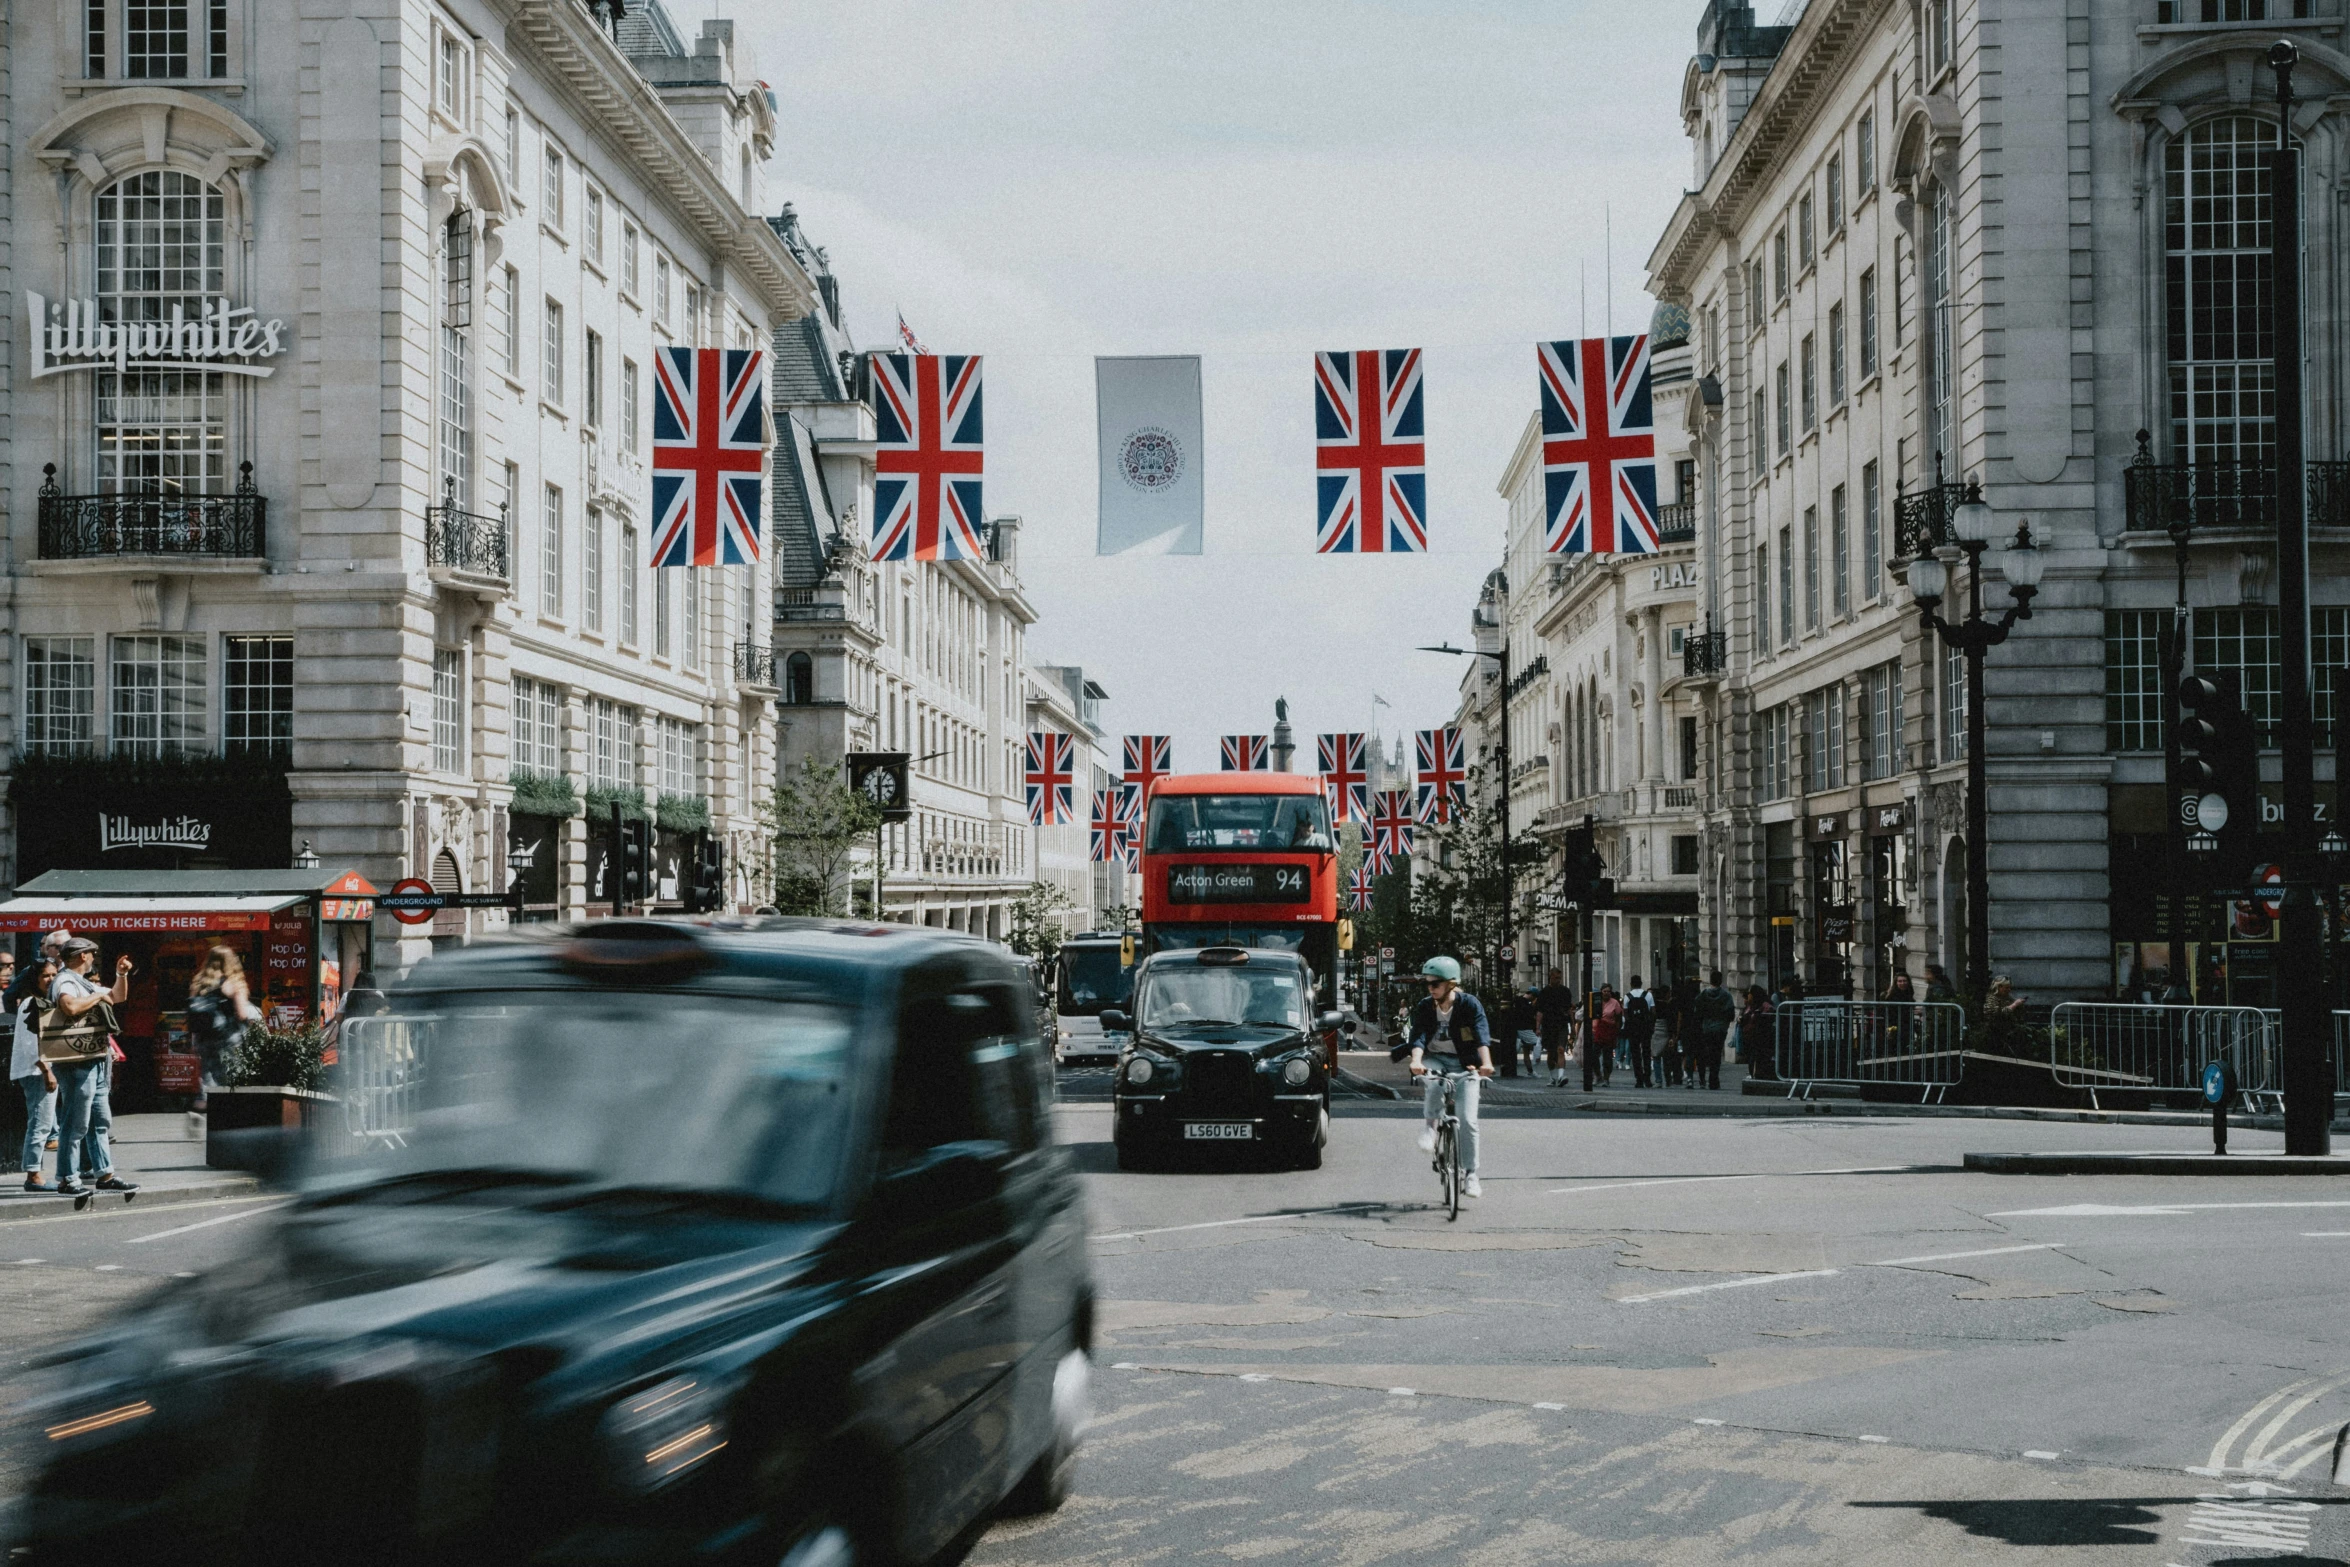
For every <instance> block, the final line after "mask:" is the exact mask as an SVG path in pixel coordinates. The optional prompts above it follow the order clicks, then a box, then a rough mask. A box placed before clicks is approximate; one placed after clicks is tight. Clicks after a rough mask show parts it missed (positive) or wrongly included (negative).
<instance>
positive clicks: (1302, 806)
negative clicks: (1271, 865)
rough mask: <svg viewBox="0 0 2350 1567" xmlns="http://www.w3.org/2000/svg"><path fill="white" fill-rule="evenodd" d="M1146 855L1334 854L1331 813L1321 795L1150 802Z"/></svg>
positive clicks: (1172, 797) (1175, 797)
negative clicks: (1220, 851)
mask: <svg viewBox="0 0 2350 1567" xmlns="http://www.w3.org/2000/svg"><path fill="white" fill-rule="evenodd" d="M1143 846H1144V848H1145V850H1146V851H1147V852H1149V853H1153V854H1165V853H1170V852H1173V853H1180V852H1182V851H1183V850H1186V849H1262V850H1272V851H1276V852H1291V853H1294V852H1297V851H1300V850H1304V851H1309V852H1321V853H1329V852H1330V851H1331V850H1332V848H1333V847H1334V845H1333V843H1332V841H1331V837H1330V807H1329V805H1328V803H1327V802H1325V801H1324V800H1323V798H1322V797H1321V796H1320V795H1318V794H1163V795H1159V796H1158V797H1156V798H1155V799H1153V800H1152V801H1151V814H1150V824H1149V831H1148V833H1147V835H1146V836H1145V838H1144V844H1143Z"/></svg>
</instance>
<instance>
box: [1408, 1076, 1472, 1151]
mask: <svg viewBox="0 0 2350 1567" xmlns="http://www.w3.org/2000/svg"><path fill="white" fill-rule="evenodd" d="M1421 1081H1422V1082H1423V1083H1425V1084H1426V1085H1427V1086H1426V1087H1425V1088H1423V1089H1422V1090H1421V1111H1420V1114H1421V1117H1422V1118H1423V1119H1424V1120H1425V1121H1426V1122H1427V1123H1428V1124H1429V1125H1430V1126H1434V1125H1435V1124H1436V1118H1437V1117H1438V1116H1439V1115H1441V1114H1443V1113H1444V1079H1443V1078H1441V1077H1438V1076H1437V1075H1436V1074H1435V1073H1433V1072H1431V1073H1429V1074H1428V1075H1427V1076H1426V1077H1425V1078H1423V1079H1421ZM1452 1086H1453V1101H1452V1102H1453V1112H1452V1113H1453V1114H1454V1115H1457V1116H1459V1117H1460V1121H1461V1130H1460V1139H1461V1173H1462V1174H1463V1175H1475V1174H1476V1173H1477V1095H1478V1091H1479V1090H1480V1089H1482V1088H1483V1087H1484V1086H1485V1079H1483V1078H1482V1077H1474V1076H1472V1077H1464V1078H1461V1079H1459V1080H1457V1081H1456V1082H1455V1083H1454V1084H1453V1085H1452Z"/></svg>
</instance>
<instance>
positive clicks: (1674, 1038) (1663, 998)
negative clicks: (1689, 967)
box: [1656, 981, 1689, 1088]
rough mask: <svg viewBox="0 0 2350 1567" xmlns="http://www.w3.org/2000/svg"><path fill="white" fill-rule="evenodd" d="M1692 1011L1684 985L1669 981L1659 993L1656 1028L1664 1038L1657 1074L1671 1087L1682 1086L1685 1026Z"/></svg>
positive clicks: (1661, 1080) (1657, 1060) (1663, 1082)
mask: <svg viewBox="0 0 2350 1567" xmlns="http://www.w3.org/2000/svg"><path fill="white" fill-rule="evenodd" d="M1684 983H1686V982H1685V981H1684ZM1688 1013H1689V1003H1688V998H1687V997H1685V996H1683V995H1682V994H1681V986H1680V985H1667V986H1666V987H1665V988H1664V989H1662V990H1660V991H1658V992H1657V993H1656V1029H1657V1034H1658V1036H1659V1038H1660V1040H1661V1043H1660V1044H1659V1045H1658V1047H1657V1052H1656V1066H1657V1078H1658V1081H1659V1082H1661V1083H1662V1084H1663V1085H1664V1086H1665V1087H1667V1088H1678V1087H1680V1086H1681V1079H1682V1076H1683V1075H1684V1074H1683V1073H1682V1070H1681V1028H1682V1025H1683V1024H1684V1023H1685V1022H1686V1021H1687V1020H1688Z"/></svg>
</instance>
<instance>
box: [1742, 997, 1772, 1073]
mask: <svg viewBox="0 0 2350 1567" xmlns="http://www.w3.org/2000/svg"><path fill="white" fill-rule="evenodd" d="M1778 1028H1779V1023H1778V1013H1777V1010H1776V1009H1775V1008H1774V1007H1773V1006H1772V1004H1771V997H1770V993H1769V992H1768V991H1766V990H1764V989H1763V988H1762V986H1760V985H1750V986H1748V987H1747V990H1746V1007H1745V1010H1743V1011H1741V1012H1740V1013H1739V1014H1738V1050H1739V1053H1740V1054H1741V1055H1743V1056H1745V1058H1746V1076H1747V1078H1748V1079H1749V1080H1750V1081H1752V1082H1757V1083H1775V1082H1777V1081H1778V1079H1779V1072H1778V1066H1777V1060H1776V1058H1777V1055H1778Z"/></svg>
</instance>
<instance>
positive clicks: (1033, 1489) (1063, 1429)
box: [1003, 1349, 1093, 1518]
mask: <svg viewBox="0 0 2350 1567" xmlns="http://www.w3.org/2000/svg"><path fill="white" fill-rule="evenodd" d="M1092 1385H1093V1362H1092V1361H1091V1360H1089V1359H1087V1358H1086V1354H1085V1351H1083V1350H1081V1349H1073V1350H1071V1351H1069V1352H1068V1353H1067V1354H1065V1355H1063V1356H1062V1357H1061V1361H1060V1364H1059V1365H1057V1366H1055V1367H1054V1368H1053V1436H1052V1440H1051V1441H1050V1442H1049V1443H1047V1444H1046V1445H1045V1450H1044V1451H1043V1452H1042V1453H1039V1454H1038V1455H1037V1458H1036V1462H1035V1463H1033V1464H1031V1465H1029V1467H1028V1473H1026V1474H1024V1475H1022V1476H1021V1477H1020V1483H1019V1484H1018V1485H1016V1486H1014V1487H1012V1494H1011V1495H1009V1496H1007V1497H1005V1498H1004V1505H1003V1512H1004V1514H1005V1515H1006V1516H1007V1517H1013V1518H1022V1517H1033V1516H1035V1515H1037V1514H1039V1513H1051V1512H1058V1511H1060V1507H1061V1504H1062V1503H1063V1502H1066V1501H1067V1500H1068V1499H1069V1488H1070V1482H1071V1481H1072V1480H1073V1479H1074V1478H1075V1476H1076V1473H1077V1447H1078V1444H1079V1443H1080V1442H1082V1441H1083V1440H1084V1438H1085V1427H1086V1424H1087V1422H1088V1421H1089V1420H1090V1419H1091V1418H1092V1413H1093V1394H1092Z"/></svg>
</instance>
